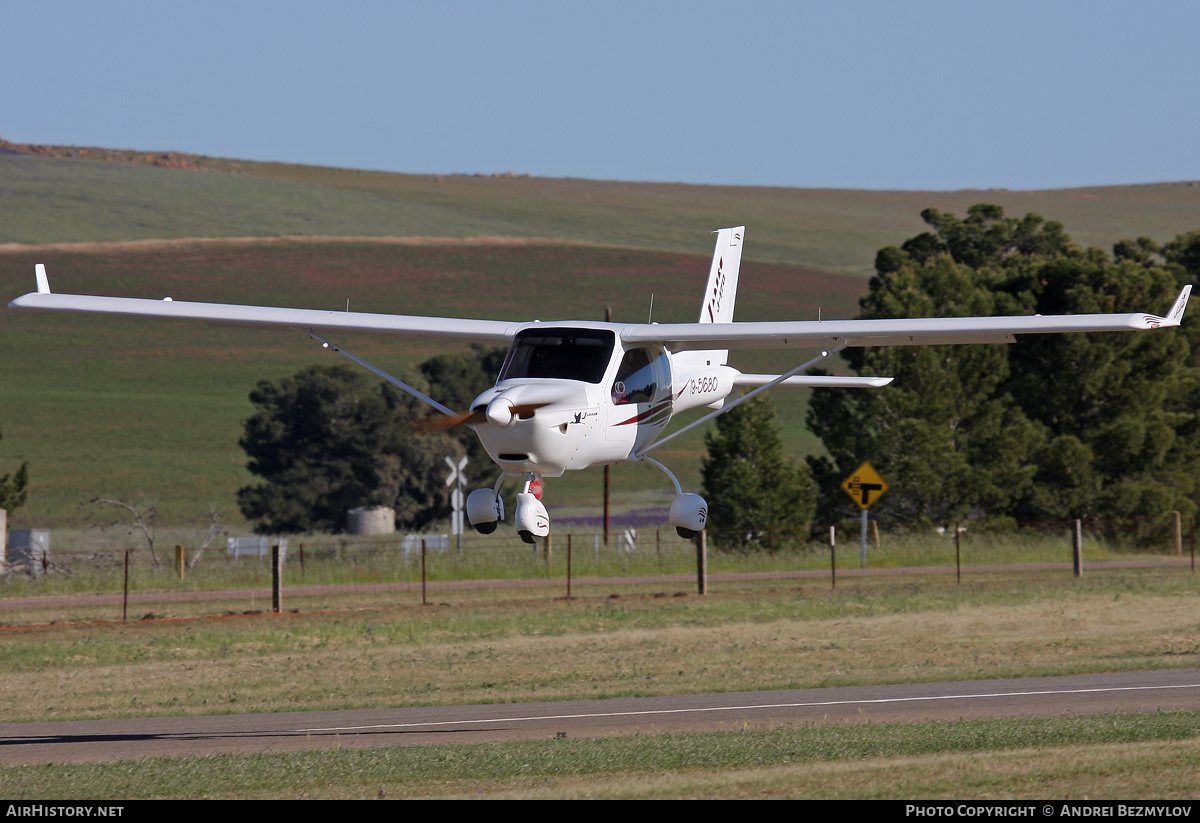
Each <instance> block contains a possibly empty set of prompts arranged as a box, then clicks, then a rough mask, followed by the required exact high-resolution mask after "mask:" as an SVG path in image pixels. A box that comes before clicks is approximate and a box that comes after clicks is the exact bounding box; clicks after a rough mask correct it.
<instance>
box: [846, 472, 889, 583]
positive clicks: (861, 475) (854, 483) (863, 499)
mask: <svg viewBox="0 0 1200 823" xmlns="http://www.w3.org/2000/svg"><path fill="white" fill-rule="evenodd" d="M842 489H844V490H845V492H846V494H848V495H850V499H851V500H853V501H854V502H855V503H857V504H858V505H859V508H861V509H862V544H861V550H860V551H859V559H858V563H859V568H863V569H865V568H866V567H867V509H869V508H871V504H872V503H874V502H876V501H877V500H879V498H881V497H883V494H884V492H886V491H887V490H888V484H887V483H885V482H884V480H883V478H882V477H880V476H879V472H877V471H875V469H874V468H873V467H872V466H871V464H870V463H863V464H862V465H861V466H859V467H858V469H857V471H855V472H854V474H852V475H850V476H849V477H847V478H846V479H845V480H844V481H842Z"/></svg>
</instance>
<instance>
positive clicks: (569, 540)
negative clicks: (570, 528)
mask: <svg viewBox="0 0 1200 823" xmlns="http://www.w3.org/2000/svg"><path fill="white" fill-rule="evenodd" d="M567 599H568V600H570V599H571V535H570V534H568V535H567Z"/></svg>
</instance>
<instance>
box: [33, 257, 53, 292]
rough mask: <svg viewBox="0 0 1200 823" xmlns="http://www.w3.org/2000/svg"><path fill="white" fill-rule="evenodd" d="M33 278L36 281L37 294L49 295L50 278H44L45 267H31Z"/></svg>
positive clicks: (40, 264)
mask: <svg viewBox="0 0 1200 823" xmlns="http://www.w3.org/2000/svg"><path fill="white" fill-rule="evenodd" d="M33 276H34V277H35V278H36V279H37V290H38V294H50V278H49V277H47V276H46V266H45V265H44V264H42V263H38V264H36V265H35V266H34V267H33Z"/></svg>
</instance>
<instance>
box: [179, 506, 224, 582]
mask: <svg viewBox="0 0 1200 823" xmlns="http://www.w3.org/2000/svg"><path fill="white" fill-rule="evenodd" d="M208 513H209V516H210V518H211V522H210V523H209V524H208V531H207V532H205V533H204V538H203V539H202V540H201V541H200V548H198V549H196V553H195V554H193V555H192V559H191V560H189V561H188V568H189V569H194V568H195V567H196V564H197V563H199V562H200V555H202V554H204V550H205V549H207V548H208V547H209V546H210V545H211V544H212V542H213V541H214V540H216V539H217V536H218V535H220V534H222V533H224V531H225V529H224V528H222V527H221V513H220V512H219V511H217V510H216V508H214V507H213V506H209V507H208Z"/></svg>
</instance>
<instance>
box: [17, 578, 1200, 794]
mask: <svg viewBox="0 0 1200 823" xmlns="http://www.w3.org/2000/svg"><path fill="white" fill-rule="evenodd" d="M714 588H715V590H716V592H715V594H713V595H711V596H709V597H705V598H700V597H695V596H692V597H666V598H663V597H655V596H653V594H652V593H651V591H650V590H648V589H647V590H645V591H644V592H641V593H639V591H637V590H635V589H634V588H633V587H629V588H626V589H625V590H624V596H622V597H620V598H619V599H612V598H610V597H608V594H609V593H610V591H609V590H607V589H605V590H592V591H585V592H581V593H580V597H579V599H577V600H574V601H563V600H544V599H527V598H526V599H522V598H520V597H515V598H511V599H505V600H496V601H494V602H491V603H487V604H481V603H467V602H459V603H446V604H443V605H438V606H435V607H429V608H422V607H420V606H419V605H415V604H413V603H411V602H410V603H406V604H395V603H389V602H388V599H389V596H379V595H376V596H373V597H366V598H364V599H361V600H359V601H357V602H356V603H355V604H354V607H353V608H351V609H345V608H341V609H336V610H333V611H308V608H309V606H308V604H303V605H302V607H301V611H300V613H298V614H289V615H286V616H283V617H278V618H266V617H257V618H251V617H240V618H234V619H224V620H199V621H182V622H169V621H150V622H140V621H139V622H131V623H129V624H108V625H98V626H81V625H69V624H59V625H55V626H43V627H36V628H18V629H7V630H4V631H3V639H4V644H5V649H6V653H5V655H4V656H3V659H2V660H0V672H2V673H3V676H2V677H0V689H2V690H3V694H4V697H5V700H4V701H3V703H0V706H2V707H3V708H2V709H0V720H3V721H6V722H10V721H22V720H34V719H38V720H56V719H57V720H66V719H72V718H92V717H122V716H154V715H179V714H223V713H242V712H256V711H280V710H288V711H294V710H301V709H318V708H350V707H383V706H407V705H452V704H463V703H482V702H489V703H490V702H509V701H521V700H556V699H574V698H595V697H616V696H636V695H657V694H677V693H700V692H708V691H740V690H747V689H772V688H810V687H823V686H839V685H857V684H878V683H903V682H932V681H939V680H974V679H988V678H1003V677H1023V676H1033V675H1061V674H1080V673H1087V672H1102V671H1133V670H1144V669H1157V668H1193V667H1196V666H1197V665H1198V664H1200V641H1198V640H1197V638H1198V637H1200V634H1198V633H1200V623H1198V622H1197V611H1196V597H1197V595H1198V594H1200V589H1198V588H1197V584H1196V581H1195V579H1194V578H1193V576H1192V575H1191V574H1190V573H1189V572H1187V571H1186V570H1179V569H1143V570H1110V571H1106V572H1104V573H1095V574H1092V575H1090V576H1089V577H1088V578H1086V579H1085V580H1084V581H1075V582H1072V581H1070V579H1069V578H1066V577H1065V576H1064V574H1063V573H1028V572H1025V573H1020V574H1000V573H993V574H988V575H985V576H980V577H978V578H976V579H974V580H972V581H971V582H970V583H969V584H964V585H956V584H953V583H951V582H948V581H947V580H945V578H944V577H930V578H915V579H905V580H904V581H903V582H897V581H895V580H892V579H887V578H875V579H858V580H854V581H853V582H848V583H847V584H846V585H844V586H840V587H839V588H838V589H837V590H836V591H831V590H829V589H828V588H827V587H826V586H823V585H810V584H807V583H800V584H797V583H795V582H792V583H787V584H783V585H781V584H780V583H778V582H761V581H760V582H752V583H747V582H739V583H737V584H724V585H722V586H716V587H714ZM312 605H313V606H317V605H319V604H318V602H317V601H313V603H312ZM1198 761H1200V724H1198V723H1197V717H1196V714H1195V713H1194V712H1178V713H1157V714H1153V715H1132V716H1102V717H1094V718H1092V717H1074V718H1062V719H1059V720H1049V721H1047V720H1040V721H988V722H978V723H976V722H972V723H954V724H902V725H882V726H881V725H874V724H869V723H867V724H864V725H853V726H837V727H814V728H807V729H779V730H774V731H762V732H749V731H747V732H737V733H730V734H723V735H655V736H651V737H639V738H633V739H628V740H607V741H601V740H598V741H592V740H548V741H540V742H529V743H512V744H486V745H478V746H434V747H427V748H421V749H404V748H395V749H373V750H362V751H334V752H310V753H304V754H294V755H270V754H264V755H258V756H253V757H242V756H224V757H208V758H180V759H173V760H155V761H138V762H125V763H115V764H108V765H100V766H88V767H75V766H65V765H51V766H39V767H36V768H0V785H3V786H4V787H5V789H6V793H5V794H6V796H8V797H10V798H13V799H20V798H57V797H71V798H77V799H82V798H93V797H94V798H109V799H114V798H121V797H189V798H191V797H291V798H297V797H326V798H334V797H338V798H340V797H363V798H365V797H378V796H379V793H380V791H382V792H383V794H384V796H385V797H392V798H395V797H421V796H427V797H467V796H485V797H523V796H529V797H728V798H735V797H737V798H741V797H843V798H868V797H874V798H938V797H945V798H964V799H968V798H1018V797H1025V798H1047V799H1049V798H1067V797H1076V798H1078V797H1081V796H1087V797H1092V798H1105V797H1107V798H1119V799H1131V798H1138V797H1148V798H1167V797H1172V798H1174V797H1178V798H1187V797H1192V796H1194V794H1195V792H1196V791H1197V789H1198V788H1200V787H1198V784H1197V783H1196V782H1195V781H1196V775H1197V774H1200V770H1198V769H1196V768H1195V765H1196V764H1197V762H1198Z"/></svg>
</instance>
